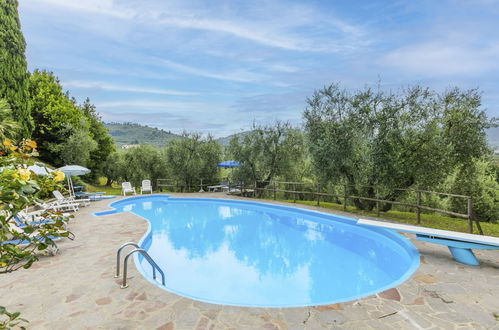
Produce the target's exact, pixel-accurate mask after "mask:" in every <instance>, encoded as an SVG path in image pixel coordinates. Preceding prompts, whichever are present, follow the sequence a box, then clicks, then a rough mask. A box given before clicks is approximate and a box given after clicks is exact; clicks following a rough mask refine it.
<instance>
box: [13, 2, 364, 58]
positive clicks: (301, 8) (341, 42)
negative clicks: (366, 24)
mask: <svg viewBox="0 0 499 330" xmlns="http://www.w3.org/2000/svg"><path fill="white" fill-rule="evenodd" d="M270 3H271V4H267V3H259V4H258V3H256V4H255V6H254V7H259V6H260V7H264V8H259V9H253V11H254V12H253V13H248V15H247V16H246V15H241V14H242V13H241V12H233V11H230V10H229V11H226V12H224V13H223V14H221V13H219V12H223V11H220V10H218V9H217V10H215V9H214V8H215V7H216V8H219V6H213V8H211V9H210V10H207V9H206V8H202V9H200V8H198V7H199V6H198V7H196V6H195V5H194V4H192V3H189V2H182V1H180V2H177V3H175V1H173V2H168V3H164V2H160V3H155V2H154V1H152V2H144V1H140V2H138V3H134V2H133V1H130V0H129V1H119V2H118V1H113V0H85V1H68V0H30V1H29V2H26V3H24V4H23V6H25V7H27V8H28V7H30V6H37V5H41V6H43V7H44V9H47V8H48V7H55V8H56V9H62V10H68V11H71V12H72V13H74V14H76V15H80V16H87V15H88V13H92V14H97V15H101V16H108V17H110V18H117V19H124V20H128V21H129V22H130V25H131V24H133V25H135V24H137V23H139V24H141V25H143V26H161V27H163V28H170V27H173V28H178V29H184V30H185V29H191V30H202V31H207V32H215V33H221V34H225V35H229V36H233V37H236V38H240V39H245V40H250V41H253V42H256V43H258V44H260V45H264V46H269V47H275V48H280V49H284V50H294V51H308V52H328V53H330V52H339V51H345V50H351V49H354V48H356V47H357V46H359V45H361V44H362V42H359V40H360V39H361V38H362V36H363V34H364V32H363V30H362V29H361V28H360V27H357V26H354V25H351V24H348V23H346V22H345V21H342V20H340V19H338V18H336V17H332V16H331V15H330V13H329V15H325V14H324V13H321V12H319V11H317V10H316V9H314V8H312V7H310V6H306V5H294V6H289V5H288V6H284V5H283V4H282V3H281V2H280V1H273V2H270ZM74 14H73V15H74ZM255 16H256V17H255ZM77 21H78V20H77ZM319 26H320V27H321V28H320V29H319V28H318V27H319ZM81 27H83V28H87V29H90V30H92V31H94V32H98V30H95V28H94V25H93V24H92V25H84V24H82V26H81ZM127 27H128V26H127ZM305 30H314V31H313V32H312V34H311V35H307V33H304V31H305ZM317 32H319V34H324V35H325V37H322V38H321V37H318V36H317ZM102 33H104V34H108V33H109V31H102ZM331 36H333V38H331ZM317 41H320V42H317ZM319 45H320V46H319Z"/></svg>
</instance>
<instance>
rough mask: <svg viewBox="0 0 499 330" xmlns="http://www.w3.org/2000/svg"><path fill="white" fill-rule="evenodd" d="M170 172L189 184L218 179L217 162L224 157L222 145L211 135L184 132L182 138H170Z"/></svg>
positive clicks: (168, 158) (167, 155)
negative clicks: (205, 136)
mask: <svg viewBox="0 0 499 330" xmlns="http://www.w3.org/2000/svg"><path fill="white" fill-rule="evenodd" d="M166 158H167V164H168V167H169V173H170V175H171V177H172V178H173V179H176V180H177V181H180V182H181V183H183V184H185V185H188V186H191V187H192V186H195V185H198V184H199V182H200V180H201V179H202V180H203V181H204V182H205V183H214V182H217V181H218V168H217V164H218V163H220V161H221V158H222V150H221V147H220V145H219V144H218V143H217V142H216V141H215V140H214V139H213V138H212V137H211V136H208V137H207V138H205V139H203V138H202V136H201V135H200V134H197V133H190V134H189V133H183V134H182V138H181V139H175V140H170V141H169V143H168V146H167V149H166Z"/></svg>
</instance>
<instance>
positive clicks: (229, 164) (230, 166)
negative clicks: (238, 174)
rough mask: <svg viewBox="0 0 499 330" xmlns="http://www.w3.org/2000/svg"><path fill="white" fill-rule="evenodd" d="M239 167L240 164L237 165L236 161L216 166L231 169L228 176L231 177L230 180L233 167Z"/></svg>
mask: <svg viewBox="0 0 499 330" xmlns="http://www.w3.org/2000/svg"><path fill="white" fill-rule="evenodd" d="M241 165H242V164H241V163H239V162H238V161H237V160H226V161H223V162H221V163H218V164H217V166H218V167H225V168H230V169H231V170H230V176H231V178H232V169H233V168H234V167H239V166H241ZM229 182H230V181H229Z"/></svg>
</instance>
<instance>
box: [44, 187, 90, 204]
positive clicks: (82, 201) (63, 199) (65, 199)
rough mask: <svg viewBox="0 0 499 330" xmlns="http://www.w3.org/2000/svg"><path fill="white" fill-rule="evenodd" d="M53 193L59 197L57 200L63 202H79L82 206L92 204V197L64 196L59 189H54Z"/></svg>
mask: <svg viewBox="0 0 499 330" xmlns="http://www.w3.org/2000/svg"><path fill="white" fill-rule="evenodd" d="M52 194H53V195H54V197H55V198H56V199H57V202H59V203H63V204H78V205H80V206H88V205H90V199H88V198H79V199H76V198H74V197H64V196H63V195H62V193H61V192H60V191H59V190H54V191H52Z"/></svg>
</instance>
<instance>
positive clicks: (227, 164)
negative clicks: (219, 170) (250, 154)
mask: <svg viewBox="0 0 499 330" xmlns="http://www.w3.org/2000/svg"><path fill="white" fill-rule="evenodd" d="M241 165H242V164H241V163H239V162H237V161H235V160H226V161H224V162H221V163H218V164H217V166H218V167H227V168H233V167H239V166H241Z"/></svg>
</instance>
